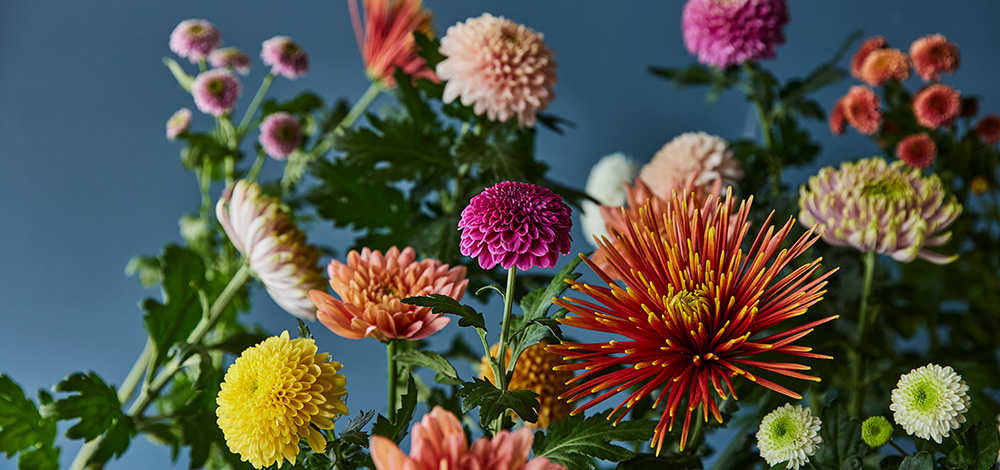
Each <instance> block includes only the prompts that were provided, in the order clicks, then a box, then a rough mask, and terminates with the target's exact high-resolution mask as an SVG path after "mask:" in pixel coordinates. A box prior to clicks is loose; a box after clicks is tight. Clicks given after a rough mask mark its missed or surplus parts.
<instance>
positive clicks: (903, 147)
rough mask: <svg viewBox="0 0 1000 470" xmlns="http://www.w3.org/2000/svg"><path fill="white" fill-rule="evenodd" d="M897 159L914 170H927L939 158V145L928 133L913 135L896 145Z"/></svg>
mask: <svg viewBox="0 0 1000 470" xmlns="http://www.w3.org/2000/svg"><path fill="white" fill-rule="evenodd" d="M896 157H898V158H899V159H900V160H902V161H903V162H905V163H906V164H907V165H910V166H912V167H913V168H921V169H923V168H927V167H929V166H931V164H932V163H934V157H937V145H936V144H934V139H931V136H929V135H927V133H926V132H921V133H919V134H913V135H911V136H909V137H907V138H905V139H903V140H901V141H899V144H897V145H896Z"/></svg>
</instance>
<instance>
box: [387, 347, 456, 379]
mask: <svg viewBox="0 0 1000 470" xmlns="http://www.w3.org/2000/svg"><path fill="white" fill-rule="evenodd" d="M396 361H398V362H399V363H401V364H405V365H409V366H419V367H426V368H428V369H430V370H432V371H434V381H435V382H437V383H439V384H442V385H458V384H460V383H462V379H460V378H458V371H456V370H455V366H453V365H451V362H448V360H447V359H445V358H444V357H443V356H441V355H440V354H438V353H436V352H434V351H415V350H410V351H403V352H401V353H399V354H396Z"/></svg>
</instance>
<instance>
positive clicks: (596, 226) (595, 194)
mask: <svg viewBox="0 0 1000 470" xmlns="http://www.w3.org/2000/svg"><path fill="white" fill-rule="evenodd" d="M638 173H639V165H638V164H637V163H636V162H635V161H634V160H632V159H631V158H629V157H627V156H625V154H623V153H621V152H617V153H613V154H611V155H607V156H605V157H604V158H602V159H600V160H599V161H598V162H597V164H596V165H594V166H593V168H591V169H590V175H588V176H587V185H586V186H585V191H586V192H587V195H588V196H590V197H592V198H594V199H596V200H597V201H598V202H599V203H600V205H598V204H597V203H595V202H594V201H590V200H585V201H581V202H580V209H581V210H582V212H581V213H580V226H581V228H582V230H583V234H584V238H585V239H586V240H587V243H590V244H591V245H594V246H596V243H597V242H595V241H594V237H598V238H599V237H607V236H610V234H609V233H608V229H607V227H606V224H605V222H604V216H603V215H601V205H604V206H608V207H617V206H621V205H624V204H625V184H626V183H628V182H631V181H632V179H633V178H635V176H636V174H638Z"/></svg>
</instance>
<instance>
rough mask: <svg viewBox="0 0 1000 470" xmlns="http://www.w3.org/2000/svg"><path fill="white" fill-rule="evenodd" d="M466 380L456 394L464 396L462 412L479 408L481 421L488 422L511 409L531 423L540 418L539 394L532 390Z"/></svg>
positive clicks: (482, 422)
mask: <svg viewBox="0 0 1000 470" xmlns="http://www.w3.org/2000/svg"><path fill="white" fill-rule="evenodd" d="M472 380H473V381H472V382H464V383H463V384H462V388H461V389H459V391H458V392H457V393H456V394H455V396H457V397H459V398H462V399H463V400H462V412H463V413H468V412H469V411H472V410H473V409H475V408H477V407H478V408H479V422H480V423H481V424H482V425H483V428H486V427H487V426H488V424H489V423H490V422H492V421H494V420H496V419H497V418H499V417H500V416H501V415H503V414H504V413H506V412H507V410H511V411H513V412H514V413H517V415H518V416H519V417H520V418H521V419H523V420H525V421H527V422H530V423H533V422H535V421H537V420H538V399H537V398H536V397H538V394H537V393H535V392H532V391H531V390H506V391H503V390H500V389H498V388H497V387H496V386H495V385H493V384H491V383H489V382H487V381H485V380H482V379H479V378H473V379H472Z"/></svg>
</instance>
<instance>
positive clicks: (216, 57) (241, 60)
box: [208, 47, 250, 75]
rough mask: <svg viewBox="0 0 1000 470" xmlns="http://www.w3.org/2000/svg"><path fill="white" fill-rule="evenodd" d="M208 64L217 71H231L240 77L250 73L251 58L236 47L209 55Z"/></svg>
mask: <svg viewBox="0 0 1000 470" xmlns="http://www.w3.org/2000/svg"><path fill="white" fill-rule="evenodd" d="M208 63H209V64H210V65H211V66H212V67H215V68H217V69H225V68H228V69H231V70H233V71H234V72H236V73H238V74H240V75H246V74H248V73H250V58H249V57H247V55H246V54H244V53H243V51H241V50H239V49H237V48H235V47H224V48H222V49H216V50H214V51H212V53H211V54H209V55H208Z"/></svg>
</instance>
